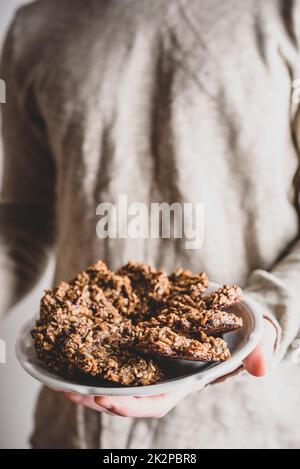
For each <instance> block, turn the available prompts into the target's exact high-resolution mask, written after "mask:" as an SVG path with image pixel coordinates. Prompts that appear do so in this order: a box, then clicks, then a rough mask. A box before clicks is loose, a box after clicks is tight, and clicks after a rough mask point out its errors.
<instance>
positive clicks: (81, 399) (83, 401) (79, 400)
mask: <svg viewBox="0 0 300 469" xmlns="http://www.w3.org/2000/svg"><path fill="white" fill-rule="evenodd" d="M64 395H65V396H66V397H67V398H68V399H69V400H70V401H71V402H73V403H74V404H80V405H83V406H85V407H88V408H89V409H92V410H96V411H97V412H105V413H109V412H108V410H107V409H106V408H104V407H101V406H100V405H98V404H96V402H95V399H94V396H82V395H80V394H76V393H72V392H64Z"/></svg>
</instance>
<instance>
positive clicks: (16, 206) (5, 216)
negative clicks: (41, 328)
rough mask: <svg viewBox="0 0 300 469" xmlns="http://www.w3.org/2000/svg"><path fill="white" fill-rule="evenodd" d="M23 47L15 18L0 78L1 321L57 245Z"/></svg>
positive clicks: (49, 170)
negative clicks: (0, 93)
mask: <svg viewBox="0 0 300 469" xmlns="http://www.w3.org/2000/svg"><path fill="white" fill-rule="evenodd" d="M21 45H22V37H21V34H20V31H19V24H18V20H17V18H16V19H15V20H14V22H13V24H12V26H11V28H10V30H9V32H8V35H7V37H6V41H5V44H4V48H3V53H2V59H1V73H0V76H1V78H2V79H4V81H5V83H6V104H2V105H1V111H2V137H3V174H2V183H1V195H0V285H1V294H0V316H1V315H3V314H4V313H5V312H7V311H8V310H9V308H11V307H12V306H13V305H14V304H16V303H17V302H18V301H19V300H21V299H22V297H24V296H25V295H26V294H27V293H28V292H29V291H30V290H31V289H32V288H33V287H34V285H35V284H36V283H37V281H38V280H39V277H40V275H41V274H42V271H43V270H44V268H45V266H46V263H47V260H48V256H49V252H50V248H51V246H53V240H54V184H55V180H54V178H55V171H54V163H53V161H52V158H51V155H50V152H49V148H48V145H47V139H46V132H45V127H44V124H43V120H42V118H41V116H40V113H39V109H38V103H37V101H36V98H35V90H34V76H32V70H28V71H27V70H26V66H24V63H23V62H24V61H23V51H22V47H21Z"/></svg>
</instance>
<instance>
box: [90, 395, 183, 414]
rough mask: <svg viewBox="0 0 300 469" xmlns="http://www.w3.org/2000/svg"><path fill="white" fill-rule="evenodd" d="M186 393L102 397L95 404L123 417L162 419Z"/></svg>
mask: <svg viewBox="0 0 300 469" xmlns="http://www.w3.org/2000/svg"><path fill="white" fill-rule="evenodd" d="M185 395H186V393H183V392H177V393H172V394H161V395H159V396H151V397H108V396H100V397H96V398H95V402H97V403H98V404H99V405H101V406H103V407H105V408H106V409H107V410H109V411H110V412H113V413H114V414H116V415H119V416H122V417H136V418H148V417H152V418H160V417H162V416H164V415H166V413H168V412H169V411H170V410H171V409H172V408H173V407H174V406H175V405H176V404H177V403H178V402H179V401H180V400H182V399H183V398H184V396H185Z"/></svg>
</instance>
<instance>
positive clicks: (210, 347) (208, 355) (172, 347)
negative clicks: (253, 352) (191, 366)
mask: <svg viewBox="0 0 300 469" xmlns="http://www.w3.org/2000/svg"><path fill="white" fill-rule="evenodd" d="M136 338H137V348H138V349H139V350H141V351H143V352H144V353H153V354H157V355H161V356H164V357H170V358H179V359H183V360H195V361H203V362H217V361H224V360H226V359H228V358H229V357H230V352H229V349H228V347H227V344H226V342H225V341H224V340H222V339H220V338H214V337H208V336H206V335H205V334H204V333H202V336H201V339H202V341H200V340H195V339H190V338H188V337H186V336H184V335H182V334H178V333H177V332H174V331H173V330H172V329H171V328H170V327H167V326H165V327H147V326H146V327H143V325H140V326H139V327H137V328H136Z"/></svg>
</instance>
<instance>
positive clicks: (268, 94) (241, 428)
mask: <svg viewBox="0 0 300 469" xmlns="http://www.w3.org/2000/svg"><path fill="white" fill-rule="evenodd" d="M299 24H300V2H299V1H298V0H295V1H293V2H292V1H287V0H279V1H277V2H274V1H272V0H267V1H264V2H260V1H258V0H252V1H248V2H240V1H238V0H228V1H226V2H223V1H221V0H209V1H208V0H204V1H201V2H200V1H197V0H188V1H187V0H169V1H168V2H165V1H164V0H153V1H151V2H149V1H146V0H144V1H141V0H125V1H122V2H120V1H117V0H97V1H95V0H73V1H72V8H70V2H69V1H67V0H59V1H58V0H39V1H35V2H32V3H30V4H29V5H27V6H25V7H22V8H21V9H20V10H19V11H18V12H17V14H16V17H15V19H14V21H13V24H12V25H11V27H10V30H9V32H8V35H7V38H6V42H5V46H4V51H3V57H2V66H1V78H3V79H4V80H5V82H6V86H7V103H6V104H5V105H3V106H2V113H3V140H4V173H3V182H2V192H1V207H0V216H1V246H0V249H1V250H0V259H1V263H0V269H1V270H0V276H1V286H2V287H1V295H0V296H1V311H2V312H3V314H4V313H5V312H7V311H8V310H9V308H11V306H12V305H13V304H15V303H16V302H17V301H19V300H20V299H21V298H23V297H24V296H25V295H26V294H27V293H28V292H29V291H30V289H32V288H33V286H34V285H35V284H36V282H37V280H38V279H39V277H40V275H41V273H42V271H43V269H44V268H45V266H46V264H47V261H48V259H49V255H50V254H51V252H55V258H56V271H55V278H54V283H55V284H56V283H57V282H58V281H60V280H68V279H70V278H72V276H74V274H75V273H76V272H77V271H79V270H81V269H83V268H85V267H86V266H87V265H89V264H91V263H92V262H94V261H96V260H97V259H99V258H101V259H103V260H105V261H106V262H108V264H109V266H110V268H112V269H116V268H118V267H119V266H121V265H122V264H124V263H126V262H127V261H128V260H129V259H133V260H135V261H141V262H147V263H149V264H151V265H153V266H156V267H162V268H164V269H166V270H167V271H171V270H173V269H175V268H176V267H179V266H182V267H184V268H187V269H190V270H192V271H194V272H199V271H206V272H207V273H208V275H209V277H210V278H211V279H214V280H215V281H216V282H218V283H221V284H223V283H237V284H239V285H240V286H241V287H243V289H244V291H245V293H246V294H247V295H249V296H251V297H252V298H254V299H256V300H257V301H258V302H260V304H261V305H263V307H264V310H265V333H264V338H263V340H262V343H261V344H260V345H259V346H258V347H257V348H256V349H255V350H254V352H252V353H251V354H250V356H249V357H248V358H247V359H246V360H245V362H244V369H245V372H244V373H242V374H241V373H238V374H237V375H236V376H235V377H224V379H223V382H220V383H214V384H211V385H209V386H208V387H206V388H205V389H203V390H197V392H191V390H190V389H180V390H178V391H176V392H174V393H170V394H165V395H160V396H156V397H145V398H134V397H120V398H113V397H105V396H99V397H96V398H93V397H85V398H83V397H80V396H79V395H73V394H63V393H61V392H56V391H55V390H51V389H48V388H44V389H43V390H42V391H41V393H40V396H39V400H38V403H37V409H36V416H35V430H34V433H33V436H32V439H31V443H32V446H33V447H34V448H99V447H100V448H165V447H171V448H209V447H216V448H218V447H219V448H226V447H268V446H272V445H273V444H275V445H278V446H280V445H284V444H285V442H287V441H288V443H289V445H290V446H293V445H296V443H297V436H296V433H293V430H292V429H291V428H290V427H289V422H288V423H286V427H284V428H288V430H287V431H286V434H287V435H288V436H287V437H285V431H283V430H282V429H283V426H284V423H283V422H281V421H280V419H281V418H282V415H280V414H279V415H278V414H276V413H275V412H273V417H272V418H273V419H275V420H274V422H273V426H272V425H271V424H270V422H269V421H268V419H267V418H266V414H265V409H266V408H267V407H268V405H269V406H270V405H271V404H270V402H271V400H270V402H267V401H268V399H267V396H269V395H270V393H272V392H273V391H274V388H273V387H272V379H269V381H268V380H267V381H266V382H265V381H264V380H262V381H259V380H258V381H257V380H253V379H251V376H250V375H254V376H262V375H264V374H265V373H266V371H267V369H268V368H269V367H270V366H271V364H273V365H274V364H278V363H279V362H280V360H281V359H282V358H283V357H284V356H285V354H286V352H287V349H288V347H289V346H290V344H291V343H292V341H293V339H294V338H295V337H296V335H297V333H298V331H299V322H300V313H299V300H298V289H299V282H300V241H299V178H298V176H299V171H298V168H299V110H298V106H297V105H296V104H294V103H293V102H292V100H291V90H292V82H293V80H294V79H297V77H299V75H297V73H298V64H299V45H300V43H299V39H300V38H299V28H298V25H299ZM120 194H126V195H127V196H128V199H129V201H137V202H143V203H146V204H150V203H151V202H154V201H164V202H169V203H172V202H179V203H185V202H192V203H194V202H200V203H203V204H204V206H205V243H204V246H203V247H202V248H201V249H198V250H194V251H193V250H190V251H189V250H186V249H185V248H184V244H183V243H184V240H178V239H168V240H164V239H159V240H150V239H138V240H132V239H112V238H106V239H99V238H98V237H97V236H96V223H97V217H96V207H97V205H98V204H99V203H101V202H110V203H112V204H114V203H116V200H117V199H118V196H119V195H120ZM181 241H182V243H181ZM20 325H21V324H20ZM280 334H281V338H280ZM264 383H265V384H264ZM261 390H263V392H262V391H261ZM274 392H275V391H274ZM270 414H271V408H270V409H269V415H270ZM123 417H127V418H123ZM276 419H277V420H276ZM285 438H286V439H285ZM298 443H299V441H298Z"/></svg>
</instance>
